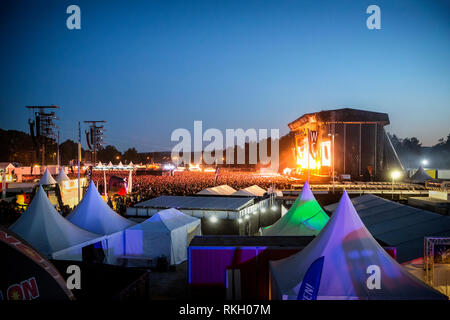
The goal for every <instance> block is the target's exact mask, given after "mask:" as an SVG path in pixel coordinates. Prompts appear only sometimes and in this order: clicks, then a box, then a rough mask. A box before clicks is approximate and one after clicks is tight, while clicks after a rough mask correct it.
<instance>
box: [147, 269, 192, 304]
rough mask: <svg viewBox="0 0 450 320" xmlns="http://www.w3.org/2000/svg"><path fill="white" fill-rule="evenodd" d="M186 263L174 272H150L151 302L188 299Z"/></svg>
mask: <svg viewBox="0 0 450 320" xmlns="http://www.w3.org/2000/svg"><path fill="white" fill-rule="evenodd" d="M187 266H188V264H187V261H185V262H183V263H181V264H179V265H177V266H176V267H175V270H174V271H166V272H157V271H152V272H150V299H151V300H178V299H186V298H189V297H188V294H189V292H188V283H187V276H188V274H187V272H188V270H187Z"/></svg>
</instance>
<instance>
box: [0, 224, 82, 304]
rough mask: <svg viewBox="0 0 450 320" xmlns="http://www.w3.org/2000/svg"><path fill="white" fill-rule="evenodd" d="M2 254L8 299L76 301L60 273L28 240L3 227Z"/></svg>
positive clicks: (2, 284) (1, 282) (2, 283)
mask: <svg viewBox="0 0 450 320" xmlns="http://www.w3.org/2000/svg"><path fill="white" fill-rule="evenodd" d="M0 255H1V256H2V257H4V259H2V262H1V263H2V272H1V274H0V292H3V294H4V296H3V299H4V300H51V301H56V300H69V299H73V297H74V296H73V294H72V292H71V291H70V290H69V289H67V285H66V282H65V281H64V278H63V277H62V276H61V275H60V274H59V272H58V270H56V268H55V267H54V266H53V265H52V264H51V263H50V262H49V261H48V260H47V259H46V258H45V257H44V256H42V255H41V254H40V253H38V252H37V251H36V250H35V249H33V247H32V246H31V245H30V244H28V243H27V242H26V241H25V240H23V239H22V238H21V237H19V236H18V235H17V234H15V233H13V232H12V231H11V230H7V229H4V228H2V227H0Z"/></svg>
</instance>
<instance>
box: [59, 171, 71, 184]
mask: <svg viewBox="0 0 450 320" xmlns="http://www.w3.org/2000/svg"><path fill="white" fill-rule="evenodd" d="M68 180H70V179H69V177H68V176H67V175H66V173H65V172H64V167H61V169H60V170H59V174H58V176H57V177H56V182H58V183H62V182H63V181H68Z"/></svg>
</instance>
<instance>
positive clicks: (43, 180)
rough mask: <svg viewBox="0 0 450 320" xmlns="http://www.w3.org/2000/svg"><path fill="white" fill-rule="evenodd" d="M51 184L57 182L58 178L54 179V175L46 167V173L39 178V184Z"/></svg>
mask: <svg viewBox="0 0 450 320" xmlns="http://www.w3.org/2000/svg"><path fill="white" fill-rule="evenodd" d="M49 184H56V180H55V179H53V177H52V175H51V174H50V172H49V171H48V168H46V169H45V172H44V175H43V176H42V178H41V179H40V180H39V185H41V186H46V185H49Z"/></svg>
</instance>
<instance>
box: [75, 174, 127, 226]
mask: <svg viewBox="0 0 450 320" xmlns="http://www.w3.org/2000/svg"><path fill="white" fill-rule="evenodd" d="M67 219H68V220H69V221H70V222H72V223H73V224H75V225H77V226H78V227H80V228H83V229H86V230H88V231H90V232H94V233H98V234H103V235H108V234H112V233H115V232H118V231H121V230H123V229H125V228H128V227H131V226H133V225H135V223H134V222H133V221H131V220H128V219H126V218H124V217H122V216H121V215H119V214H117V213H116V212H115V211H114V210H112V209H111V208H110V207H109V206H108V204H107V203H106V202H105V201H104V200H103V198H102V197H101V196H100V194H99V193H98V191H97V188H96V187H95V184H94V182H93V181H92V180H91V182H90V184H89V187H88V190H87V192H86V194H85V195H84V197H83V199H82V200H81V202H80V203H79V204H78V205H77V206H76V207H75V209H74V210H73V211H72V212H71V213H70V214H69V215H68V216H67Z"/></svg>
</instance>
